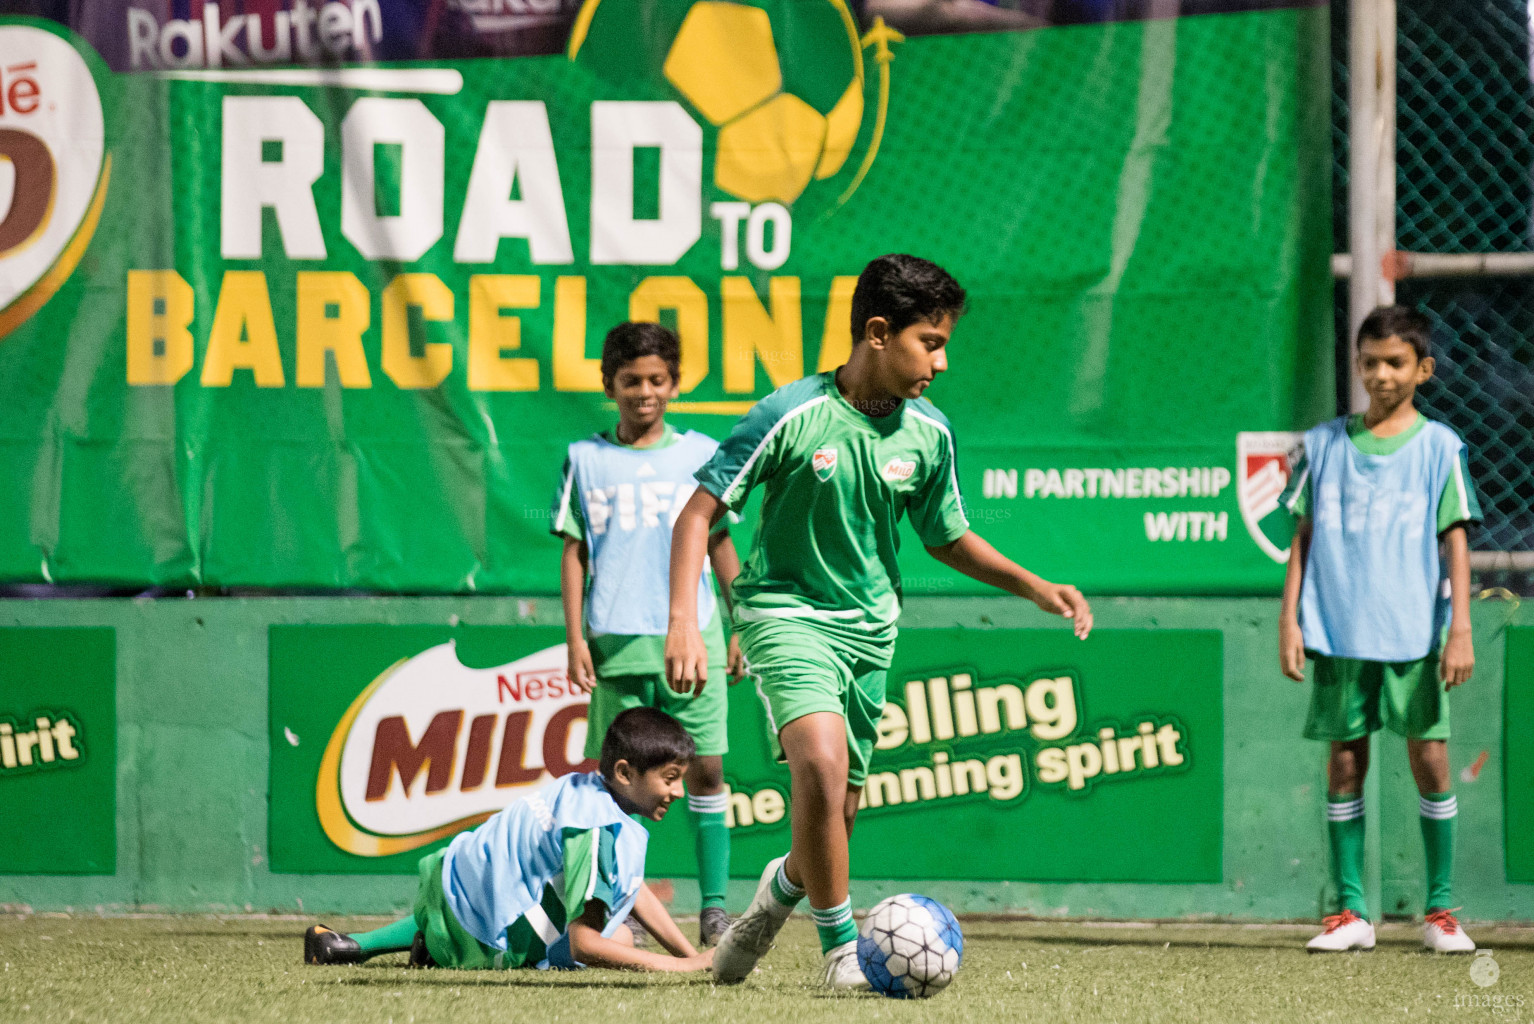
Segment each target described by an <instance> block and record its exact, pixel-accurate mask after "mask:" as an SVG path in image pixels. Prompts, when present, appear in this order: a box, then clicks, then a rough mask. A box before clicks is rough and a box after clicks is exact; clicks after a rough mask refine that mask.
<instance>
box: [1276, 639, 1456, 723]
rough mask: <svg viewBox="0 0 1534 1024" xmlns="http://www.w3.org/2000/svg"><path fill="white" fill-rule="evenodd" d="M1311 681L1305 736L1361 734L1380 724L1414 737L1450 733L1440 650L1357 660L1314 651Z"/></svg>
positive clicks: (1446, 694) (1447, 698) (1447, 695)
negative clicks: (1417, 655)
mask: <svg viewBox="0 0 1534 1024" xmlns="http://www.w3.org/2000/svg"><path fill="white" fill-rule="evenodd" d="M1311 657H1312V658H1314V659H1315V663H1316V668H1315V682H1314V683H1313V684H1312V685H1311V691H1310V714H1309V716H1308V717H1307V718H1306V720H1305V738H1306V739H1310V740H1334V741H1338V742H1345V741H1347V740H1356V739H1361V738H1362V737H1364V736H1368V735H1369V734H1370V733H1373V732H1377V731H1378V730H1379V727H1380V725H1381V724H1384V725H1387V726H1389V727H1390V731H1391V732H1394V733H1398V734H1400V735H1402V736H1405V737H1407V738H1409V739H1414V740H1446V739H1448V738H1449V693H1448V691H1447V690H1446V689H1444V685H1443V681H1442V680H1441V679H1439V678H1438V654H1437V652H1434V653H1432V654H1429V655H1428V656H1427V657H1425V658H1419V659H1417V660H1416V661H1360V660H1359V659H1357V658H1331V657H1327V656H1326V655H1322V654H1313V655H1311Z"/></svg>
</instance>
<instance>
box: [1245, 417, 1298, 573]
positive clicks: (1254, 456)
mask: <svg viewBox="0 0 1534 1024" xmlns="http://www.w3.org/2000/svg"><path fill="white" fill-rule="evenodd" d="M1304 436H1305V435H1303V434H1299V433H1295V432H1293V431H1287V430H1266V431H1247V432H1243V433H1239V434H1237V435H1236V499H1237V502H1238V503H1239V504H1240V506H1241V519H1242V521H1243V522H1245V523H1246V529H1247V532H1248V533H1250V534H1251V535H1252V540H1254V541H1256V542H1257V546H1258V547H1259V548H1261V549H1262V550H1263V553H1264V554H1266V555H1267V556H1268V557H1269V558H1271V559H1273V561H1275V562H1280V563H1282V562H1287V561H1288V560H1289V536H1288V535H1289V533H1290V531H1289V530H1288V529H1287V526H1288V524H1287V523H1284V524H1282V525H1280V526H1278V527H1277V528H1275V524H1273V523H1269V524H1268V527H1267V530H1264V528H1263V520H1264V519H1266V518H1267V517H1268V516H1269V515H1270V514H1272V513H1273V511H1274V510H1276V509H1277V508H1278V499H1279V496H1280V495H1282V494H1283V493H1284V488H1285V487H1286V486H1288V484H1289V477H1290V475H1291V474H1292V473H1293V472H1294V465H1295V462H1296V461H1297V460H1298V459H1299V456H1300V452H1301V451H1302V450H1303V449H1302V447H1301V446H1302V444H1303V442H1304ZM1280 545H1282V546H1280Z"/></svg>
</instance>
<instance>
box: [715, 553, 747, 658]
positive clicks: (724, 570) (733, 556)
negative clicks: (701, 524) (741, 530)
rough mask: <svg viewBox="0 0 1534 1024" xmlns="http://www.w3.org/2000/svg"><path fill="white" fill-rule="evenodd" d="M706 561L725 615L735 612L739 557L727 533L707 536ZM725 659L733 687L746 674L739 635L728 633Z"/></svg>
mask: <svg viewBox="0 0 1534 1024" xmlns="http://www.w3.org/2000/svg"><path fill="white" fill-rule="evenodd" d="M708 559H709V562H710V563H711V564H712V565H713V567H714V579H716V580H718V581H719V594H720V596H721V597H722V598H723V599H724V610H725V613H726V614H730V613H732V612H733V611H734V610H735V577H737V576H739V575H740V555H739V554H737V553H736V551H735V542H734V541H733V540H731V539H730V534H729V531H727V530H715V531H714V532H713V533H711V534H709V535H708ZM727 657H728V662H727V664H726V665H725V674H726V675H728V676H729V677H730V685H732V686H733V685H735V684H736V683H738V682H740V681H741V679H742V678H744V677H745V674H746V662H745V658H743V657H742V656H741V653H740V634H738V633H734V632H731V633H730V650H729V654H728V656H727Z"/></svg>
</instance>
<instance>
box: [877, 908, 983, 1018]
mask: <svg viewBox="0 0 1534 1024" xmlns="http://www.w3.org/2000/svg"><path fill="white" fill-rule="evenodd" d="M963 956H964V936H963V934H961V933H960V931H959V922H958V921H956V920H954V916H953V914H952V913H950V912H949V910H948V908H947V907H945V906H943V905H942V904H941V903H939V902H938V901H937V900H934V899H929V898H927V897H926V896H917V895H914V894H912V893H904V894H903V895H900V896H891V897H890V898H889V899H887V900H883V901H882V902H880V903H879V904H878V905H877V906H876V907H874V908H873V909H872V910H870V911H869V912H868V916H867V917H866V918H864V919H863V927H862V928H861V929H859V931H858V964H859V966H861V967H862V968H863V976H864V977H866V978H867V979H868V984H869V986H870V987H872V988H873V990H874V991H875V992H878V993H879V994H881V995H886V996H890V997H891V998H894V999H925V998H927V997H928V996H935V995H937V994H938V993H939V992H941V991H943V989H945V988H947V987H948V983H949V982H950V981H953V976H954V975H955V974H956V973H958V970H959V961H960V960H961V959H962V958H963Z"/></svg>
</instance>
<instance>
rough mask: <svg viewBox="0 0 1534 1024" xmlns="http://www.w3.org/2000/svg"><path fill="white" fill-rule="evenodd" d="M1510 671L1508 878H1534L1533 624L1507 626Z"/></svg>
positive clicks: (1505, 747) (1505, 749) (1506, 701)
mask: <svg viewBox="0 0 1534 1024" xmlns="http://www.w3.org/2000/svg"><path fill="white" fill-rule="evenodd" d="M1506 671H1507V675H1506V677H1505V679H1504V681H1503V684H1502V700H1503V705H1502V756H1503V758H1504V759H1505V760H1506V762H1507V768H1506V769H1505V772H1504V774H1503V776H1502V777H1503V779H1505V780H1506V782H1505V785H1506V786H1507V790H1506V799H1507V809H1506V813H1507V818H1506V822H1505V824H1504V825H1503V841H1504V844H1505V850H1506V855H1507V880H1508V881H1509V882H1534V841H1531V840H1530V839H1529V837H1530V836H1534V749H1531V748H1530V745H1529V741H1528V723H1529V722H1534V627H1530V626H1513V627H1510V628H1509V629H1508V631H1507V670H1506Z"/></svg>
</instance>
